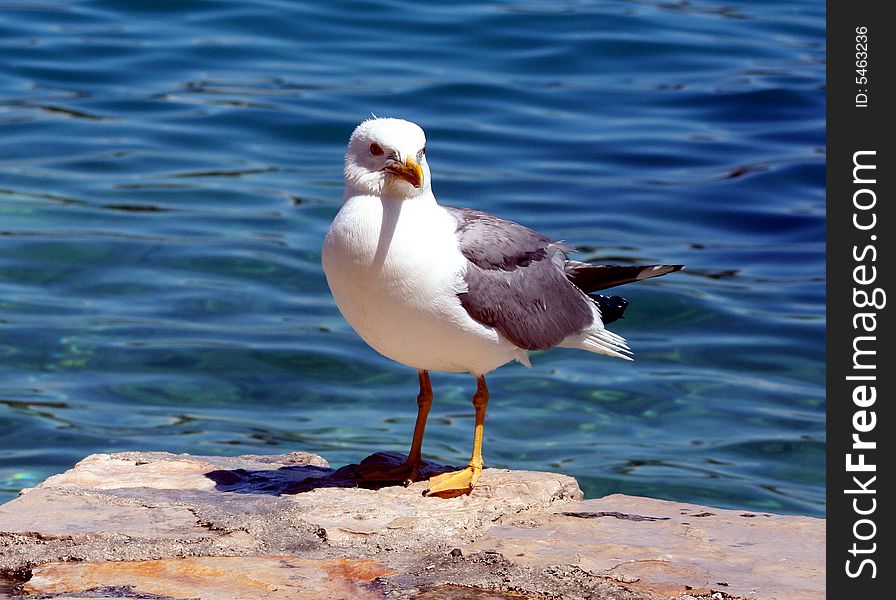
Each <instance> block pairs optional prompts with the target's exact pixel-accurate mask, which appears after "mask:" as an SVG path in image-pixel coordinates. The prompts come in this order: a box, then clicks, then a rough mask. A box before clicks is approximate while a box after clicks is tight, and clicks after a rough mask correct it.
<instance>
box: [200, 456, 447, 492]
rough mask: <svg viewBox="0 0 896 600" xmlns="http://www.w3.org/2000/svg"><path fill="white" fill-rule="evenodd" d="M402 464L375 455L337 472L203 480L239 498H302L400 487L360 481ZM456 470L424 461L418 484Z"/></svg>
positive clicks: (293, 470)
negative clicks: (320, 491) (362, 475)
mask: <svg viewBox="0 0 896 600" xmlns="http://www.w3.org/2000/svg"><path fill="white" fill-rule="evenodd" d="M404 461H405V456H404V455H403V454H399V453H398V452H377V453H376V454H371V455H370V456H368V457H367V458H365V459H364V460H362V461H361V463H360V465H354V464H352V465H345V466H344V467H340V468H338V469H331V468H327V467H316V466H313V465H295V466H286V467H280V468H279V469H269V470H248V469H231V470H228V469H219V470H217V471H209V472H208V473H205V476H206V477H208V478H209V479H211V480H212V481H214V482H215V489H216V490H218V491H220V492H235V493H238V494H272V495H275V496H279V495H281V494H301V493H302V492H309V491H311V490H315V489H317V488H330V487H339V488H353V487H363V488H367V489H374V490H376V489H380V488H383V487H388V486H394V485H401V484H402V482H400V481H363V480H359V472H360V471H362V470H368V471H371V470H379V471H385V470H387V469H392V468H395V467H398V466H399V465H401V464H402V463H403V462H404ZM455 469H456V467H449V466H447V465H440V464H437V463H433V462H429V461H423V464H421V465H420V475H419V476H418V477H417V481H423V480H424V479H429V478H430V477H432V476H434V475H438V474H440V473H446V472H448V471H453V470H455Z"/></svg>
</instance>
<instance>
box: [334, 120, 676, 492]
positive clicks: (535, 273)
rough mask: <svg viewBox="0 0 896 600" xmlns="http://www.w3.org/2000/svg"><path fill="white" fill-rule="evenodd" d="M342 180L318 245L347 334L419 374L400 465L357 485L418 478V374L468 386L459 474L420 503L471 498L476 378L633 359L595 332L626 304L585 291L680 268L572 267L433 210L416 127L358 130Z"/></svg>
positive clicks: (530, 234) (478, 469) (495, 226)
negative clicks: (547, 354)
mask: <svg viewBox="0 0 896 600" xmlns="http://www.w3.org/2000/svg"><path fill="white" fill-rule="evenodd" d="M344 175H345V192H344V194H343V205H342V208H341V210H340V211H339V213H338V214H337V215H336V217H335V219H334V220H333V223H332V224H331V226H330V229H329V231H328V232H327V235H326V237H325V238H324V243H323V250H322V262H323V268H324V272H325V273H326V277H327V283H328V284H329V286H330V290H331V291H332V294H333V298H334V299H335V301H336V304H337V306H338V307H339V310H340V311H341V312H342V314H343V316H344V317H345V319H346V321H348V323H349V324H350V325H351V327H352V328H353V329H354V330H355V331H356V332H357V333H358V335H360V336H361V338H363V339H364V341H365V342H367V344H368V345H370V346H371V347H372V348H373V349H374V350H376V351H377V352H379V353H380V354H382V355H383V356H386V357H387V358H390V359H392V360H394V361H396V362H398V363H401V364H403V365H407V366H409V367H412V368H414V369H417V372H418V378H419V383H420V392H419V394H418V396H417V407H418V412H417V421H416V425H415V427H414V436H413V440H412V442H411V448H410V452H409V453H408V456H407V459H406V460H405V462H404V463H403V464H401V465H400V466H398V467H395V468H392V469H386V470H380V471H377V470H373V471H369V472H366V473H364V472H362V473H360V474H359V480H362V481H394V482H403V483H404V484H405V485H409V484H410V483H411V482H413V481H416V480H417V478H418V477H419V473H420V466H421V463H422V457H421V452H422V446H423V434H424V430H425V428H426V419H427V416H428V415H429V410H430V406H431V405H432V399H433V393H432V384H431V382H430V376H429V372H430V371H447V372H467V373H471V374H472V375H473V376H474V377H475V378H476V393H475V394H474V395H473V399H472V400H473V407H474V409H475V415H476V417H475V427H474V432H473V452H472V456H471V458H470V461H469V464H468V466H467V467H466V468H464V469H460V470H458V471H453V472H448V473H443V474H440V475H437V476H434V477H431V478H430V479H429V482H428V488H427V489H426V491H424V495H431V496H441V497H451V496H455V495H460V494H464V493H469V492H470V491H471V490H472V489H473V486H474V485H475V484H476V481H477V480H478V479H479V477H480V475H481V474H482V468H483V459H482V432H483V427H484V424H485V411H486V407H487V405H488V397H489V393H488V386H487V385H486V381H485V376H486V374H487V373H489V372H490V371H493V370H494V369H497V368H498V367H500V366H501V365H504V364H506V363H508V362H512V361H517V362H519V363H522V364H523V365H526V366H531V365H530V363H529V352H530V351H533V350H547V349H549V348H554V347H562V348H579V349H581V350H587V351H589V352H594V353H597V354H604V355H607V356H612V357H615V358H621V359H625V360H631V356H630V355H631V351H630V350H629V348H628V345H627V344H626V342H625V339H623V338H622V337H621V336H619V335H617V334H615V333H612V332H611V331H609V330H608V329H607V328H606V327H605V325H607V324H608V323H610V322H612V321H614V320H616V319H618V318H619V317H621V316H622V313H623V312H624V311H625V309H626V307H627V306H628V301H627V300H625V299H624V298H621V297H619V296H605V295H599V294H595V292H597V291H600V290H603V289H606V288H610V287H615V286H619V285H622V284H625V283H631V282H634V281H640V280H643V279H648V278H651V277H658V276H660V275H665V274H667V273H671V272H673V271H678V270H680V269H682V268H683V265H646V266H617V265H595V264H590V263H585V262H579V261H575V260H571V259H569V258H568V257H567V253H569V252H571V251H572V248H570V247H569V246H566V245H565V244H563V243H560V242H556V241H553V240H551V239H549V238H547V237H545V236H544V235H541V234H540V233H537V232H535V231H533V230H532V229H529V228H527V227H524V226H523V225H520V224H518V223H515V222H513V221H508V220H505V219H502V218H500V217H496V216H494V215H491V214H489V213H486V212H482V211H479V210H473V209H470V208H460V207H454V206H444V205H441V204H439V203H438V202H437V201H436V198H435V196H434V195H433V192H432V178H431V176H430V170H429V164H428V162H427V159H426V137H425V135H424V133H423V129H421V128H420V126H418V125H416V124H415V123H411V122H409V121H405V120H402V119H394V118H376V117H374V118H372V119H368V120H366V121H364V122H362V123H361V124H360V125H358V127H357V128H356V129H355V130H354V132H353V133H352V135H351V138H350V139H349V143H348V149H347V150H346V153H345V171H344Z"/></svg>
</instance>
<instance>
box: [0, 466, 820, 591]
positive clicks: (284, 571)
mask: <svg viewBox="0 0 896 600" xmlns="http://www.w3.org/2000/svg"><path fill="white" fill-rule="evenodd" d="M401 459H402V457H400V456H397V455H389V454H378V455H374V456H372V457H368V459H365V460H366V461H372V463H373V464H377V465H379V464H385V465H389V464H397V462H396V461H400V460H401ZM439 468H442V467H441V466H439V465H433V464H431V463H429V464H428V465H427V469H428V470H429V471H432V470H433V469H439ZM353 473H354V471H353V470H352V469H350V468H348V467H343V468H341V469H336V470H334V469H331V468H329V467H328V466H327V463H326V461H324V460H323V459H321V458H320V457H317V456H314V455H309V454H304V453H295V454H289V455H281V456H245V457H230V458H227V457H203V456H187V455H173V454H167V453H158V452H150V453H121V454H111V455H95V456H91V457H88V458H86V459H84V460H83V461H81V462H80V463H78V465H76V466H75V468H73V469H72V470H70V471H67V472H66V473H63V474H60V475H57V476H54V477H51V478H49V479H48V480H47V481H45V482H44V483H42V484H41V485H39V486H37V487H36V488H34V489H32V490H30V491H28V492H27V493H25V494H23V495H21V496H20V497H19V498H17V499H15V500H13V501H12V502H9V503H7V504H5V505H3V506H0V578H2V575H3V574H4V573H5V574H6V575H7V576H8V577H13V578H15V577H20V578H21V577H22V574H24V573H27V572H28V569H33V572H34V577H33V578H32V579H31V580H30V581H28V582H27V585H28V587H27V588H26V591H27V593H26V595H25V597H26V598H27V597H29V596H31V595H34V594H38V593H40V594H54V596H53V597H54V598H63V597H67V596H68V597H75V596H77V595H78V594H79V593H81V592H84V591H86V590H93V591H90V592H89V595H90V596H91V597H102V596H104V595H108V596H110V597H128V596H127V595H122V594H130V592H128V590H131V591H132V592H133V594H130V596H131V597H144V598H145V597H158V598H168V597H173V598H182V597H189V598H231V597H233V598H237V597H246V598H267V597H270V598H279V597H301V598H317V597H321V598H322V597H327V598H342V597H345V598H365V597H379V596H378V594H380V593H382V594H387V593H388V597H389V598H390V599H396V598H397V599H410V598H424V597H425V598H455V597H470V598H516V597H533V598H545V597H552V596H551V595H552V594H553V595H554V596H555V597H562V598H564V599H567V598H569V599H571V600H579V599H581V600H584V599H586V598H587V599H589V600H590V599H607V600H609V599H613V600H656V599H659V598H664V599H665V598H675V599H676V600H679V599H681V600H683V599H692V598H695V597H697V598H701V599H704V598H710V597H712V596H713V595H714V594H715V597H716V598H718V597H719V596H718V593H722V594H724V596H722V597H724V598H726V599H728V598H749V599H751V600H820V599H821V598H823V597H824V530H825V524H824V520H822V519H813V518H807V517H786V516H778V515H770V514H765V513H752V512H746V511H730V510H721V509H715V508H708V507H703V506H695V505H690V504H682V503H676V502H666V501H660V500H651V499H648V498H637V497H630V496H622V495H614V496H607V497H606V498H601V499H599V500H587V501H581V498H582V493H581V491H580V490H579V488H578V485H577V484H576V482H575V480H574V479H572V478H570V477H567V476H565V475H559V474H554V473H540V472H527V471H507V470H502V469H486V470H485V471H484V472H483V475H482V478H481V479H480V481H479V485H478V486H477V487H476V488H475V489H474V490H473V492H472V493H471V494H470V495H469V496H459V497H456V498H450V499H443V498H433V497H424V496H422V494H421V492H422V491H423V490H424V489H425V487H426V483H425V482H418V483H415V484H413V485H411V486H409V487H408V488H404V487H402V486H395V487H384V488H382V489H379V490H371V489H363V488H359V487H356V485H357V484H356V481H355V479H354V475H353ZM368 567H369V569H368ZM392 571H394V572H395V574H394V575H391V576H385V575H386V574H388V573H391V572H392ZM372 573H375V574H372ZM17 574H18V575H17ZM378 576H383V577H384V578H383V579H381V580H379V581H378V582H377V584H376V586H375V588H376V589H374V588H372V587H370V586H369V583H370V581H371V580H372V579H373V578H375V577H378ZM0 583H2V581H0ZM6 585H9V584H6ZM303 586H304V587H303ZM107 588H108V590H107ZM109 590H111V591H109ZM140 594H142V596H140ZM311 594H318V595H311ZM371 594H372V595H371ZM153 595H154V596H153ZM465 595H466V596H465Z"/></svg>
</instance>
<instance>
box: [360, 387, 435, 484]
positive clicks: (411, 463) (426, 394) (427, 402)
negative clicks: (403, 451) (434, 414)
mask: <svg viewBox="0 0 896 600" xmlns="http://www.w3.org/2000/svg"><path fill="white" fill-rule="evenodd" d="M418 374H419V376H420V393H419V394H417V423H416V424H415V425H414V439H413V440H412V441H411V450H410V452H408V457H407V459H406V460H405V461H404V463H402V464H400V465H398V466H397V467H395V468H394V469H386V470H383V471H378V470H373V471H366V472H365V471H362V470H357V471H356V476H357V477H358V480H359V482H391V481H400V482H402V483H403V484H404V485H405V486H408V485H410V484H412V483H413V482H414V481H416V479H417V477H418V476H419V475H420V463H422V462H423V456H422V451H423V432H424V431H425V430H426V419H427V417H429V409H430V407H432V383H431V382H430V380H429V372H428V371H424V370H420V371H418ZM359 466H360V465H359Z"/></svg>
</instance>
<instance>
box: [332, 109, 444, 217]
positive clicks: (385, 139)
mask: <svg viewBox="0 0 896 600" xmlns="http://www.w3.org/2000/svg"><path fill="white" fill-rule="evenodd" d="M431 191H432V187H431V184H430V177H429V165H428V164H427V163H426V136H425V135H424V134H423V130H422V129H420V126H419V125H416V124H414V123H411V122H410V121H404V120H402V119H379V118H374V119H368V120H366V121H364V122H363V123H361V124H360V125H358V127H357V128H355V131H354V133H352V137H351V138H350V139H349V141H348V149H347V150H346V151H345V197H346V198H348V197H351V196H356V195H361V194H366V195H372V196H388V197H395V198H401V199H409V198H414V197H417V196H421V195H423V194H427V193H430V192H431Z"/></svg>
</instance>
